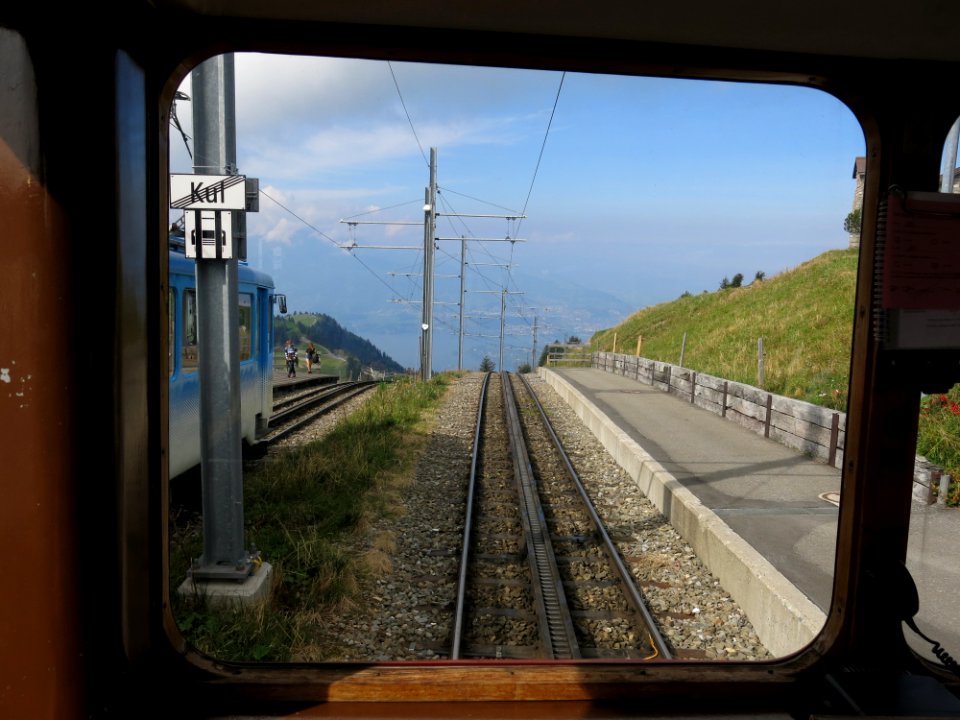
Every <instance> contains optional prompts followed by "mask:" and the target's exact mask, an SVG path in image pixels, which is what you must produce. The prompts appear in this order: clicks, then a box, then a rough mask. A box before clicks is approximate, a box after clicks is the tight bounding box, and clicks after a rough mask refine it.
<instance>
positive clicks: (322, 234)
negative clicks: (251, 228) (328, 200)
mask: <svg viewBox="0 0 960 720" xmlns="http://www.w3.org/2000/svg"><path fill="white" fill-rule="evenodd" d="M260 194H261V195H263V196H264V197H265V198H267V199H268V200H270V201H272V202H273V203H275V204H276V205H278V206H280V207H281V208H283V209H284V210H286V211H287V212H288V213H290V214H291V215H293V217H295V218H296V219H297V220H299V221H300V222H302V223H303V224H304V225H306V226H307V227H308V228H310V229H311V230H313V231H314V232H315V233H317V235H319V236H320V237H322V238H323V239H324V240H328V241H329V242H330V243H331V244H333V245H334V246H336V247H337V248H340V249H341V250H342V249H343V248H341V247H340V243H338V242H337V241H336V240H334V239H333V238H332V237H330V236H329V235H327V234H326V233H325V232H323V231H322V230H321V229H320V228H318V227H316V226H315V225H313V224H311V223H309V222H307V221H306V220H304V219H303V218H302V217H300V216H299V215H297V214H296V213H295V212H294V211H293V210H291V209H290V208H288V207H287V206H286V205H284V204H283V203H282V202H280V201H279V200H277V199H276V198H273V197H270V195H268V194H267V193H266V192H265V191H264V190H263V189H261V190H260ZM350 257H352V258H353V259H354V260H356V261H357V262H358V263H360V264H361V265H362V266H363V267H364V268H366V270H367V272H369V273H370V274H371V275H373V276H374V277H375V278H376V279H377V280H378V281H380V283H381V284H382V285H383V286H384V287H386V288H387V289H388V290H389V291H390V292H391V293H392V294H394V295H396V296H397V297H398V298H402V297H403V296H402V295H401V294H400V293H399V292H397V291H396V290H395V289H394V288H393V287H391V286H390V283H388V282H387V281H386V280H384V279H383V278H382V277H380V276H379V275H378V274H377V273H376V271H375V270H374V269H373V268H371V267H370V266H369V265H367V264H366V263H365V262H364V261H363V260H361V259H360V258H358V257H357V256H356V254H354V253H350Z"/></svg>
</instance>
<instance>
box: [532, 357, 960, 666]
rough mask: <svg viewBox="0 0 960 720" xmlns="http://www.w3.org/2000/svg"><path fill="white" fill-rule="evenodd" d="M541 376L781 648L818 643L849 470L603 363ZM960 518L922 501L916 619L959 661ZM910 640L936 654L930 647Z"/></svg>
mask: <svg viewBox="0 0 960 720" xmlns="http://www.w3.org/2000/svg"><path fill="white" fill-rule="evenodd" d="M541 374H542V376H543V377H544V379H545V380H546V381H547V382H548V383H549V384H551V385H552V386H553V387H554V388H555V389H557V391H558V392H559V393H560V395H561V396H562V397H564V398H565V399H566V400H567V402H568V403H570V405H571V407H572V408H573V409H574V410H575V411H576V412H577V414H578V415H580V417H581V418H582V419H583V420H584V422H585V423H586V424H587V425H588V427H590V428H591V430H593V432H594V434H595V435H597V437H598V438H599V439H600V441H601V442H603V444H604V445H605V446H606V447H607V449H608V451H610V452H611V453H612V454H613V455H614V457H615V458H616V459H617V461H618V462H619V463H620V464H621V466H623V467H624V468H625V469H626V470H627V472H628V473H629V474H630V475H631V476H632V477H634V479H635V480H637V482H638V485H640V487H641V489H642V490H644V492H645V493H646V494H647V496H648V497H649V498H650V499H651V500H652V501H653V502H655V503H656V504H657V505H658V506H659V507H660V509H661V511H663V512H664V514H665V515H666V516H667V517H668V518H669V519H670V521H671V523H672V524H674V526H677V528H678V530H680V532H681V534H683V535H684V537H685V538H686V539H687V541H688V542H689V543H690V545H691V546H692V547H693V549H694V550H695V551H696V552H697V554H698V556H699V557H700V558H701V560H703V561H704V562H705V563H706V564H707V566H708V567H709V568H710V569H711V571H712V572H713V573H714V574H715V575H716V576H717V577H718V578H719V579H720V582H721V584H722V585H723V586H724V588H725V589H727V591H728V592H730V593H731V595H732V596H733V597H734V598H735V599H736V600H737V602H738V603H740V605H741V607H743V609H744V610H745V611H746V612H747V615H748V617H750V619H751V622H753V624H754V626H755V627H756V629H757V632H758V634H759V635H760V637H761V639H762V640H763V641H764V643H765V644H766V645H767V647H768V648H769V649H770V650H771V652H773V653H774V654H784V653H787V652H792V651H794V650H797V649H799V648H800V647H802V646H803V645H805V644H806V643H807V642H809V640H810V639H812V637H813V635H815V634H816V633H817V632H818V631H819V629H820V627H822V626H823V623H824V621H825V618H826V613H827V612H828V611H829V607H830V599H831V593H832V584H833V568H834V558H835V552H836V534H837V519H838V505H837V502H838V501H839V499H840V492H841V481H840V471H839V470H837V469H835V468H833V467H830V466H828V465H825V464H822V463H820V462H817V461H814V460H811V459H810V458H809V457H807V456H806V455H804V454H802V453H799V452H797V451H795V450H793V449H791V448H788V447H785V446H783V445H780V444H779V443H776V442H774V441H773V440H769V439H766V438H764V437H761V436H759V435H756V434H754V433H752V432H750V431H748V430H745V429H744V428H742V427H740V426H739V425H737V424H736V423H733V422H730V421H727V420H724V419H723V418H721V417H719V416H718V415H714V414H712V413H710V412H707V411H705V410H703V409H701V408H698V407H696V406H694V405H691V404H690V403H688V402H684V401H683V400H682V399H680V398H678V397H676V396H674V395H668V394H666V393H664V392H662V391H660V390H658V389H656V388H653V387H651V386H649V385H646V384H644V383H642V382H638V381H636V380H634V379H632V378H628V377H624V376H621V375H615V374H610V373H606V372H604V371H602V370H599V369H593V368H571V369H558V368H551V369H549V370H546V369H543V368H541ZM958 523H960V511H958V510H957V509H956V508H948V507H944V506H938V505H921V504H919V503H912V521H911V528H910V546H909V552H908V559H907V567H908V569H909V570H910V572H911V574H912V575H913V577H914V580H915V582H916V584H917V589H918V591H919V594H920V612H919V614H918V615H917V624H918V626H919V627H920V629H921V631H923V632H924V634H926V635H928V636H929V637H931V638H933V639H935V640H938V641H939V642H940V643H941V644H942V645H943V646H944V647H945V648H946V649H947V651H948V652H950V653H951V654H952V655H954V656H957V655H960V607H958V605H960V603H957V602H956V598H957V597H958V596H960V595H958V591H960V560H958V559H957V553H955V552H952V551H951V550H950V548H951V546H952V542H951V541H952V540H953V538H954V537H955V534H956V532H957V530H958V529H960V524H958ZM878 601H882V599H880V598H878ZM905 633H906V636H907V640H908V642H909V644H910V645H911V647H913V648H915V649H916V650H917V652H918V653H920V654H921V655H922V656H924V657H928V658H930V657H931V656H930V653H929V650H930V646H929V644H927V643H925V642H924V641H923V640H921V639H920V638H915V636H914V635H913V633H912V632H911V631H910V630H909V629H906V628H905Z"/></svg>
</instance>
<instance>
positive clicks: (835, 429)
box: [827, 413, 840, 467]
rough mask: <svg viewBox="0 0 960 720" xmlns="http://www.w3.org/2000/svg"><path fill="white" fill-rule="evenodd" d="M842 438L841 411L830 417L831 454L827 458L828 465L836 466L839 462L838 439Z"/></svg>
mask: <svg viewBox="0 0 960 720" xmlns="http://www.w3.org/2000/svg"><path fill="white" fill-rule="evenodd" d="M839 439H840V413H834V414H833V417H832V418H830V454H829V457H828V458H827V465H830V466H831V467H834V466H836V462H837V441H838V440H839Z"/></svg>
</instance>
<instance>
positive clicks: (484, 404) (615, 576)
mask: <svg viewBox="0 0 960 720" xmlns="http://www.w3.org/2000/svg"><path fill="white" fill-rule="evenodd" d="M670 656H671V654H670V649H669V647H668V646H667V643H666V642H665V641H664V640H663V638H662V637H661V636H660V633H659V631H658V630H657V628H656V625H655V623H654V622H653V619H652V617H651V616H650V613H649V611H648V610H647V608H646V606H645V604H644V602H643V598H642V596H641V595H640V592H639V590H638V589H637V588H636V586H635V584H634V583H633V580H632V577H631V576H630V573H629V571H628V570H627V569H626V567H625V566H624V564H623V562H622V561H621V559H620V557H619V554H618V553H617V550H616V548H615V547H614V546H613V543H612V541H611V539H610V537H609V534H608V533H607V531H606V529H605V528H604V527H603V523H602V522H601V520H600V518H599V516H598V515H597V513H596V510H595V509H594V508H593V505H592V503H591V501H590V498H589V497H588V495H587V493H586V491H585V489H584V488H583V485H582V483H580V481H579V478H578V477H577V475H576V472H575V470H574V469H573V465H572V464H571V463H570V460H569V458H567V456H566V453H565V452H564V451H563V448H562V445H561V443H560V441H559V440H558V438H557V436H556V433H554V432H553V429H552V428H551V427H550V424H549V421H548V419H547V417H546V414H545V413H544V412H543V409H542V407H541V406H540V404H539V402H538V401H537V399H536V396H535V395H534V393H533V391H532V389H531V388H530V387H529V385H528V384H527V383H526V381H524V380H523V378H522V377H520V379H519V380H516V381H514V380H512V379H511V376H510V375H509V374H507V373H501V374H500V375H499V376H493V377H491V376H489V375H488V376H487V379H486V380H485V382H484V388H483V390H482V395H481V402H480V408H479V410H478V414H477V429H476V433H475V436H474V447H473V459H472V462H471V474H470V481H469V490H468V498H467V510H466V518H465V526H464V540H463V548H462V556H461V561H460V573H459V578H458V588H457V600H456V610H455V618H454V628H453V633H452V641H451V649H450V657H451V658H454V659H457V658H503V659H532V658H549V659H574V658H635V659H637V658H639V659H653V658H669V657H670Z"/></svg>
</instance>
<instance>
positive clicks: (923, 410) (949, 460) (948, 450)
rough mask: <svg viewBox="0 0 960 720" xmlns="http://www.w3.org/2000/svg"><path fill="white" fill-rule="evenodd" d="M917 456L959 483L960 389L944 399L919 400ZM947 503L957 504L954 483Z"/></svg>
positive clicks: (959, 499)
mask: <svg viewBox="0 0 960 720" xmlns="http://www.w3.org/2000/svg"><path fill="white" fill-rule="evenodd" d="M917 453H918V454H920V455H923V456H924V457H925V458H927V460H929V461H930V462H932V463H934V464H936V465H939V466H940V467H941V468H943V471H944V473H946V474H948V475H950V477H952V478H953V479H954V480H955V481H956V480H960V385H954V386H953V387H952V388H951V389H950V390H949V391H948V392H947V393H946V394H945V395H928V396H926V397H925V398H923V400H921V402H920V422H919V428H918V430H917ZM947 502H948V503H949V504H951V505H957V504H960V488H958V484H957V483H956V482H955V483H954V485H953V488H952V489H951V492H950V495H949V497H948V499H947Z"/></svg>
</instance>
